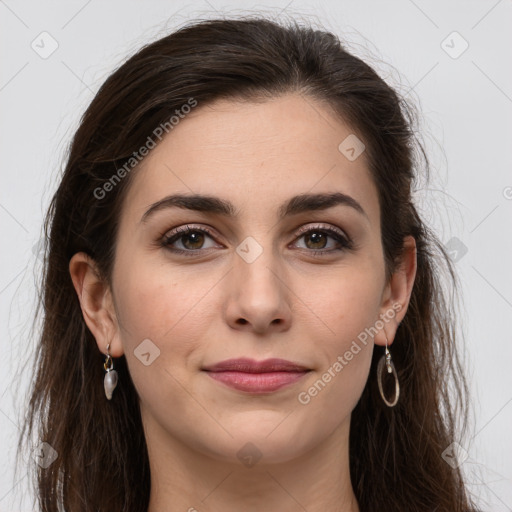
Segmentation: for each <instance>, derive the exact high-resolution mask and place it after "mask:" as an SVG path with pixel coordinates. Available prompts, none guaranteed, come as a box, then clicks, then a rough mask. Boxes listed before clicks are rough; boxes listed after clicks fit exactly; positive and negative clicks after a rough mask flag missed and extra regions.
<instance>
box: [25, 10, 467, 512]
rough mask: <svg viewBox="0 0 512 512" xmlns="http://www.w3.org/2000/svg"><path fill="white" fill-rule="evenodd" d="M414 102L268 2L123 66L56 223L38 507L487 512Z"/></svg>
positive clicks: (81, 132)
mask: <svg viewBox="0 0 512 512" xmlns="http://www.w3.org/2000/svg"><path fill="white" fill-rule="evenodd" d="M413 120H414V118H413V116H412V114H411V113H410V110H409V108H408V107H407V105H406V104H405V102H404V101H403V100H402V99H400V98H399V97H398V95H397V94H396V93H395V91H393V89H391V88H390V87H389V86H388V85H387V84H386V83H385V82H384V81H383V80H381V79H380V78H379V77H378V75H377V74H376V73H375V72H374V71H373V70H372V69H371V68H370V67H369V66H368V65H367V64H365V63H364V62H362V61H361V60H360V59H358V58H357V57H355V56H353V55H351V54H350V53H348V52H347V51H346V50H345V49H344V47H343V46H342V45H341V44H340V42H339V40H338V39H337V38H336V37H335V36H334V35H332V34H329V33H325V32H322V31H317V30H312V29H309V28H301V27H299V26H298V25H294V24H290V25H289V26H282V25H278V24H276V23H274V22H271V21H269V20H265V19H256V18H252V19H245V20H242V19H238V20H235V19H232V20H213V21H204V22H200V23H196V24H192V25H190V26H188V27H185V28H183V29H181V30H179V31H177V32H175V33H173V34H171V35H169V36H167V37H164V38H162V39H160V40H159V41H156V42H155V43H152V44H149V45H148V46H146V47H144V48H142V49H141V50H140V51H139V52H138V53H137V54H136V55H135V56H133V57H132V58H130V59H129V60H128V61H127V62H126V63H125V64H124V65H122V66H121V67H120V68H119V69H118V70H117V71H115V72H114V73H113V74H112V76H110V77H109V78H108V80H107V81H106V82H105V83H104V85H103V86H102V87H101V89H100V90H99V92H98V93H97V95H96V97H95V98H94V100H93V101H92V103H91V105H90V106H89V108H88V109H87V111H86V113H85V114H84V116H83V118H82V121H81V124H80V127H79V129H78V130H77V132H76V135H75V137H74V140H73V143H72V146H71V150H70V154H69V159H68V162H67V167H66V169H65V172H64V175H63V177H62V181H61V183H60V186H59V188H58V190H57V192H56V194H55V196H54V198H53V201H52V204H51V207H50V210H49V212H48V216H47V219H46V233H47V236H48V239H49V248H48V254H47V259H46V272H45V275H44V282H43V303H42V304H43V307H44V327H43V332H42V336H41V340H40V345H39V351H38V361H37V375H36V377H35V382H34V387H33V392H32V398H31V402H30V410H29V417H28V421H27V425H26V429H25V430H26V432H27V433H29V434H30V433H32V432H33V431H34V430H35V429H36V428H37V431H38V432H39V436H40V438H41V440H42V441H43V442H44V443H47V445H45V446H49V447H51V450H53V451H51V453H52V454H53V456H52V457H51V460H47V462H46V463H45V464H40V465H39V467H38V474H37V483H38V498H39V501H40V504H41V508H42V510H44V511H56V510H61V509H62V508H64V509H65V510H67V511H71V512H74V511H78V510H87V511H88V510H91V511H97V510H101V511H103V510H108V511H110V512H112V511H121V510H123V511H143V510H144V511H145V510H148V511H149V512H155V511H159V510H166V511H171V512H174V511H178V510H189V511H192V510H198V511H203V510H204V511H209V510H211V511H213V510H228V511H229V510H261V511H272V510H280V511H283V510H284V511H288V510H289V511H295V510H308V511H309V512H315V511H317V510H330V511H338V510H339V511H346V512H348V511H350V512H353V511H359V512H363V511H376V510H393V511H404V512H405V511H407V512H411V511H418V512H419V511H422V512H423V511H424V512H427V511H428V512H433V511H436V512H442V511H446V512H448V511H449V512H456V511H469V510H475V508H474V505H473V504H472V503H471V499H470V497H469V496H468V492H467V490H466V489H465V486H464V483H463V479H462V475H461V472H460V469H459V465H458V463H453V457H452V458H451V459H450V458H449V457H447V456H446V453H450V454H453V453H454V451H455V452H456V448H457V446H458V445H457V444H454V443H455V442H456V441H457V440H458V439H459V437H458V436H457V432H456V430H455V428H456V419H457V418H462V419H463V420H464V419H465V417H466V416H465V411H466V409H465V402H464V396H465V393H466V381H465V380H464V376H463V374H462V371H461V366H460V363H459V359H458V356H457V352H456V350H455V336H454V331H455V329H454V319H453V316H452V311H451V309H450V308H451V306H450V304H449V303H448V301H447V300H445V297H444V295H443V289H442V281H441V278H442V274H443V272H445V273H446V275H447V276H448V277H449V278H450V279H451V282H452V284H456V278H455V275H454V273H453V269H452V266H451V263H450V260H449V258H448V257H447V254H446V252H445V251H444V249H443V246H442V245H441V244H440V243H439V242H438V240H437V238H436V237H435V235H434V234H433V233H432V232H431V231H430V230H429V229H428V227H427V226H426V225H425V224H424V223H423V222H422V220H421V219H420V217H419V216H418V213H417V211H416V209H415V206H414V204H413V201H412V198H411V190H412V187H413V185H414V182H415V179H416V177H417V172H418V168H419V163H420V158H419V156H421V155H423V157H424V156H425V155H424V153H423V150H422V147H421V145H420V144H419V143H418V142H417V141H416V139H415V137H414V127H413ZM450 379H453V381H454V383H455V386H454V389H455V391H456V393H455V394H451V395H449V394H448V382H449V381H450ZM459 409H460V415H459ZM454 447H455V448H454Z"/></svg>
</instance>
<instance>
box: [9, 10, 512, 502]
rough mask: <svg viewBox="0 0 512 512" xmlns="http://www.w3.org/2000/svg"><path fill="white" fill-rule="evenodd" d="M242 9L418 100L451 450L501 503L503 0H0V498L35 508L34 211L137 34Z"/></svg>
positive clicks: (507, 113)
mask: <svg viewBox="0 0 512 512" xmlns="http://www.w3.org/2000/svg"><path fill="white" fill-rule="evenodd" d="M248 10H249V11H250V12H263V13H267V14H268V15H271V16H273V17H276V18H277V17H285V18H286V17H289V16H293V17H301V18H304V19H308V20H312V21H313V23H316V24H319V25H321V26H323V27H325V28H326V29H328V30H331V31H333V32H336V33H337V34H339V35H340V37H341V38H342V39H343V40H345V41H347V42H348V43H349V48H350V49H352V51H354V52H355V53H356V54H358V55H359V56H360V57H362V58H363V59H364V60H366V61H367V62H368V63H369V64H370V65H373V66H374V68H375V69H376V70H377V71H378V72H379V74H380V75H381V76H382V77H383V78H384V79H386V80H387V81H388V83H390V84H391V85H393V86H395V87H396V88H397V89H398V90H399V91H400V93H401V94H403V95H406V97H407V98H409V99H411V100H412V101H413V102H415V103H416V104H418V105H419V106H420V108H421V111H422V116H423V117H422V118H423V123H422V127H421V130H422V133H423V134H424V138H425V142H426V145H427V149H428V152H429V156H430V159H431V164H432V168H433V171H434V173H433V180H432V182H431V183H430V184H429V186H428V188H426V187H425V186H420V187H419V190H418V191H417V192H416V196H417V199H418V201H419V204H420V206H421V212H422V213H423V215H424V217H425V219H426V220H427V221H428V222H430V223H431V224H432V225H433V226H434V228H435V229H436V231H437V233H438V235H439V237H440V238H441V240H442V241H443V243H445V244H446V245H447V246H448V247H449V249H450V251H451V253H452V255H453V257H454V258H455V259H456V260H457V264H456V268H457V271H458V275H459V278H460V281H461V285H462V288H461V290H462V295H463V299H464V306H463V308H462V309H461V316H460V323H461V329H462V331H463V333H464V334H465V336H466V338H465V346H464V347H463V348H464V354H465V365H466V367H467V373H468V376H469V379H470V384H471V391H472V401H473V404H474V415H473V416H472V418H471V422H470V424H469V431H470V432H469V436H468V437H467V439H465V440H464V441H463V440H461V446H462V447H463V449H464V450H466V451H467V453H468V455H467V458H465V456H464V452H460V451H459V461H460V463H461V464H462V468H463V470H464V472H465V474H466V477H467V480H468V482H469V486H470V489H471V491H472V492H473V493H474V494H475V495H476V496H477V497H478V499H479V503H480V505H481V507H482V508H483V509H484V510H492V511H494V512H501V511H510V510H512V458H511V456H510V455H511V454H512V441H511V436H510V431H511V428H510V427H511V425H512V421H511V420H512V404H511V402H512V386H511V385H510V384H511V380H512V379H511V374H512V372H511V371H510V364H511V361H512V357H511V356H512V348H511V347H512V339H511V338H512V337H511V335H510V328H509V322H510V319H511V318H512V272H511V270H510V261H511V260H512V258H511V256H512V242H511V237H510V234H511V230H510V226H511V222H510V221H511V218H512V175H511V172H510V168H511V167H510V164H511V155H512V150H511V140H512V122H511V121H512V117H511V112H512V73H511V68H510V63H511V62H512V61H511V49H512V30H511V23H510V22H511V14H512V1H511V0H499V1H496V0H490V1H464V2H462V1H451V2H446V1H441V0H436V1H429V2H427V1H425V0H415V1H413V0H395V1H388V2H385V3H384V2H377V1H368V0H366V1H357V2H356V1H341V2H340V1H336V2H335V1H334V0H332V1H323V2H315V3H312V2H305V1H300V0H292V1H291V2H288V1H286V2H277V3H275V4H262V3H252V2H248V1H245V2H237V3H236V4H234V3H226V2H224V3H222V2H221V1H220V0H211V1H195V2H192V3H191V4H190V3H189V5H188V6H187V5H186V4H185V2H182V1H179V2H169V1H167V2H164V1H155V0H153V1H146V2H135V1H126V0H124V1H110V2H102V3H101V2H99V1H98V0H89V1H86V0H85V1H84V0H80V1H74V0H73V1H67V2H64V1H60V2H50V1H46V2H36V1H25V2H14V1H13V0H5V1H3V0H0V38H1V46H0V52H1V60H0V62H1V66H0V72H1V75H0V106H1V109H2V110H1V112H2V116H1V119H0V130H1V137H0V141H1V154H2V161H1V171H0V172H1V180H2V182H1V183H2V185H1V189H0V237H1V240H2V244H1V258H2V260H1V266H0V330H1V331H0V430H1V438H0V460H1V461H2V464H0V512H5V511H14V510H27V511H28V510H32V504H31V496H32V494H31V493H30V491H29V490H28V479H27V477H26V472H27V471H26V467H25V466H23V465H22V466H21V467H20V468H19V472H18V473H17V474H14V454H15V443H16V440H17V435H18V433H19V424H20V418H21V415H22V409H21V408H20V407H21V406H22V405H23V404H24V403H25V401H26V397H25V393H26V389H27V378H28V377H29V375H30V374H31V372H32V369H31V367H30V364H29V362H30V357H31V351H32V350H33V345H34V341H33V339H29V334H30V327H31V322H32V315H33V308H34V302H35V289H34V277H35V276H36V275H37V273H38V272H39V271H40V270H41V262H40V259H39V257H38V254H39V253H38V248H39V245H38V243H39V240H40V237H41V219H42V215H43V213H44V211H45V209H46V207H47V205H48V201H49V199H50V197H51V195H52V192H53V191H54V189H55V188H56V185H57V182H58V179H57V176H58V173H59V172H60V168H61V164H62V161H63V158H64V150H65V149H66V147H67V144H68V143H69V140H70V137H71V135H72V134H73V132H74V130H75V129H76V126H77V122H78V119H79V117H80V115H81V114H82V112H83V110H84V109H85V107H86V106H87V104H88V103H89V102H90V101H91V99H92V97H93V95H94V93H95V92H96V91H97V89H98V88H99V86H100V85H101V83H102V82H103V81H104V79H105V78H106V77H107V76H108V74H109V73H110V72H111V71H112V70H113V69H114V67H117V66H118V65H119V64H120V63H121V62H122V61H123V60H124V58H126V57H127V56H128V55H131V54H132V53H133V52H134V51H135V50H136V49H137V48H138V47H139V46H141V45H142V44H143V43H145V42H148V41H152V40H154V39H156V38H158V37H160V36H163V35H164V34H166V33H168V31H170V30H172V29H173V28H175V27H177V26H181V25H182V24H184V23H186V22H187V21H189V20H191V19H193V18H207V17H215V16H219V15H224V14H243V13H246V12H247V11H248ZM42 32H47V33H48V34H49V35H40V34H41V33H42ZM453 32H457V33H458V34H453ZM53 41H55V42H53ZM52 44H54V45H55V44H58V48H57V49H56V50H55V52H54V53H52V54H51V55H49V56H47V55H44V52H45V51H46V52H48V51H49V50H50V49H51V45H52ZM466 44H467V45H469V46H468V47H467V49H466V50H465V51H464V52H462V50H464V48H465V46H466ZM32 46H33V47H34V48H33V47H32ZM507 48H508V50H507ZM43 57H46V58H43ZM506 261H508V262H509V263H508V264H506ZM36 332H37V326H36ZM101 385H102V383H101V382H99V383H98V386H101ZM405 392H406V390H405ZM419 406H421V405H420V404H419ZM37 442H38V440H34V446H37ZM29 456H30V454H29V453H27V454H26V457H29ZM440 456H441V454H440Z"/></svg>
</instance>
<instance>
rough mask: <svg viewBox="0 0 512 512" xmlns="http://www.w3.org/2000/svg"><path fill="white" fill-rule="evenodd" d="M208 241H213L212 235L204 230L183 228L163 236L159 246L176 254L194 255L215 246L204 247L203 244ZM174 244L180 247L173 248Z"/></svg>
mask: <svg viewBox="0 0 512 512" xmlns="http://www.w3.org/2000/svg"><path fill="white" fill-rule="evenodd" d="M208 239H213V235H212V233H210V231H209V230H207V229H206V228H194V227H190V226H184V227H180V228H177V229H174V230H173V231H171V232H170V233H169V234H167V235H165V236H164V237H163V238H162V240H161V242H160V243H161V245H162V246H163V247H165V248H167V249H169V250H170V251H174V252H178V253H182V254H183V253H194V252H199V251H201V250H203V249H210V248H211V247H215V245H210V246H208V247H205V242H206V241H207V240H208ZM175 244H181V247H180V246H179V245H178V247H175Z"/></svg>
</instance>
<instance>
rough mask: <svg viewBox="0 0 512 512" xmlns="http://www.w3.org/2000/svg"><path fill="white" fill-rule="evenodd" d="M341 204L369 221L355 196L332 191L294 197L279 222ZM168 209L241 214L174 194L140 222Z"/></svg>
mask: <svg viewBox="0 0 512 512" xmlns="http://www.w3.org/2000/svg"><path fill="white" fill-rule="evenodd" d="M338 205H343V206H349V207H350V208H353V209H354V210H356V211H357V212H358V213H360V214H361V215H364V216H365V217H366V218H367V219H368V220H369V217H368V215H367V213H366V212H365V211H364V209H363V207H362V206H361V205H360V204H359V203H358V202H357V201H356V200H355V199H354V198H353V197H351V196H349V195H347V194H343V193H341V192H333V193H330V194H300V195H297V196H294V197H292V198H290V199H289V200H288V201H286V202H285V203H284V204H282V205H281V206H280V207H279V210H278V215H279V219H280V220H282V219H284V218H285V217H289V216H291V215H297V214H299V213H304V212H310V211H321V210H327V209H328V208H332V207H334V206H338ZM167 208H183V209H186V210H194V211H198V212H207V213H213V214H218V215H223V216H226V217H236V216H237V215H238V212H239V210H238V211H237V210H236V208H235V207H234V205H233V203H231V202H230V201H227V200H225V199H221V198H219V197H215V196H208V195H201V194H192V195H188V194H187V195H184V194H173V195H170V196H167V197H164V198H163V199H161V200H160V201H157V202H156V203H153V204H152V205H151V206H150V207H149V208H148V210H147V211H146V212H145V213H144V215H143V216H142V218H141V222H147V220H148V219H149V217H151V216H152V215H153V214H155V213H156V212H157V211H160V210H164V209H167Z"/></svg>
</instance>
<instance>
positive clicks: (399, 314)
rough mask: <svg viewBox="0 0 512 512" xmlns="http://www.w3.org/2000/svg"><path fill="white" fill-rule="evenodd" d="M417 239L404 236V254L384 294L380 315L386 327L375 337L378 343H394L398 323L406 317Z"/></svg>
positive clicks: (413, 272) (413, 277) (413, 278)
mask: <svg viewBox="0 0 512 512" xmlns="http://www.w3.org/2000/svg"><path fill="white" fill-rule="evenodd" d="M416 268H417V263H416V240H415V239H414V237H412V236H407V237H405V238H404V255H403V258H402V261H401V263H400V265H399V267H398V268H397V270H396V271H395V272H394V273H393V275H392V276H391V279H390V280H389V282H388V283H387V284H386V287H385V288H384V291H383V294H382V303H381V309H380V314H379V317H380V319H381V321H382V323H383V324H384V327H383V328H382V329H381V330H379V332H378V333H377V334H376V335H375V337H374V342H375V344H376V345H382V346H384V345H385V344H386V337H387V339H388V345H391V344H392V343H393V340H394V338H395V334H396V331H397V329H398V325H399V324H400V322H401V321H402V320H403V318H404V317H405V313H406V312H407V308H408V306H409V301H410V299H411V293H412V288H413V285H414V280H415V278H416Z"/></svg>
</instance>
